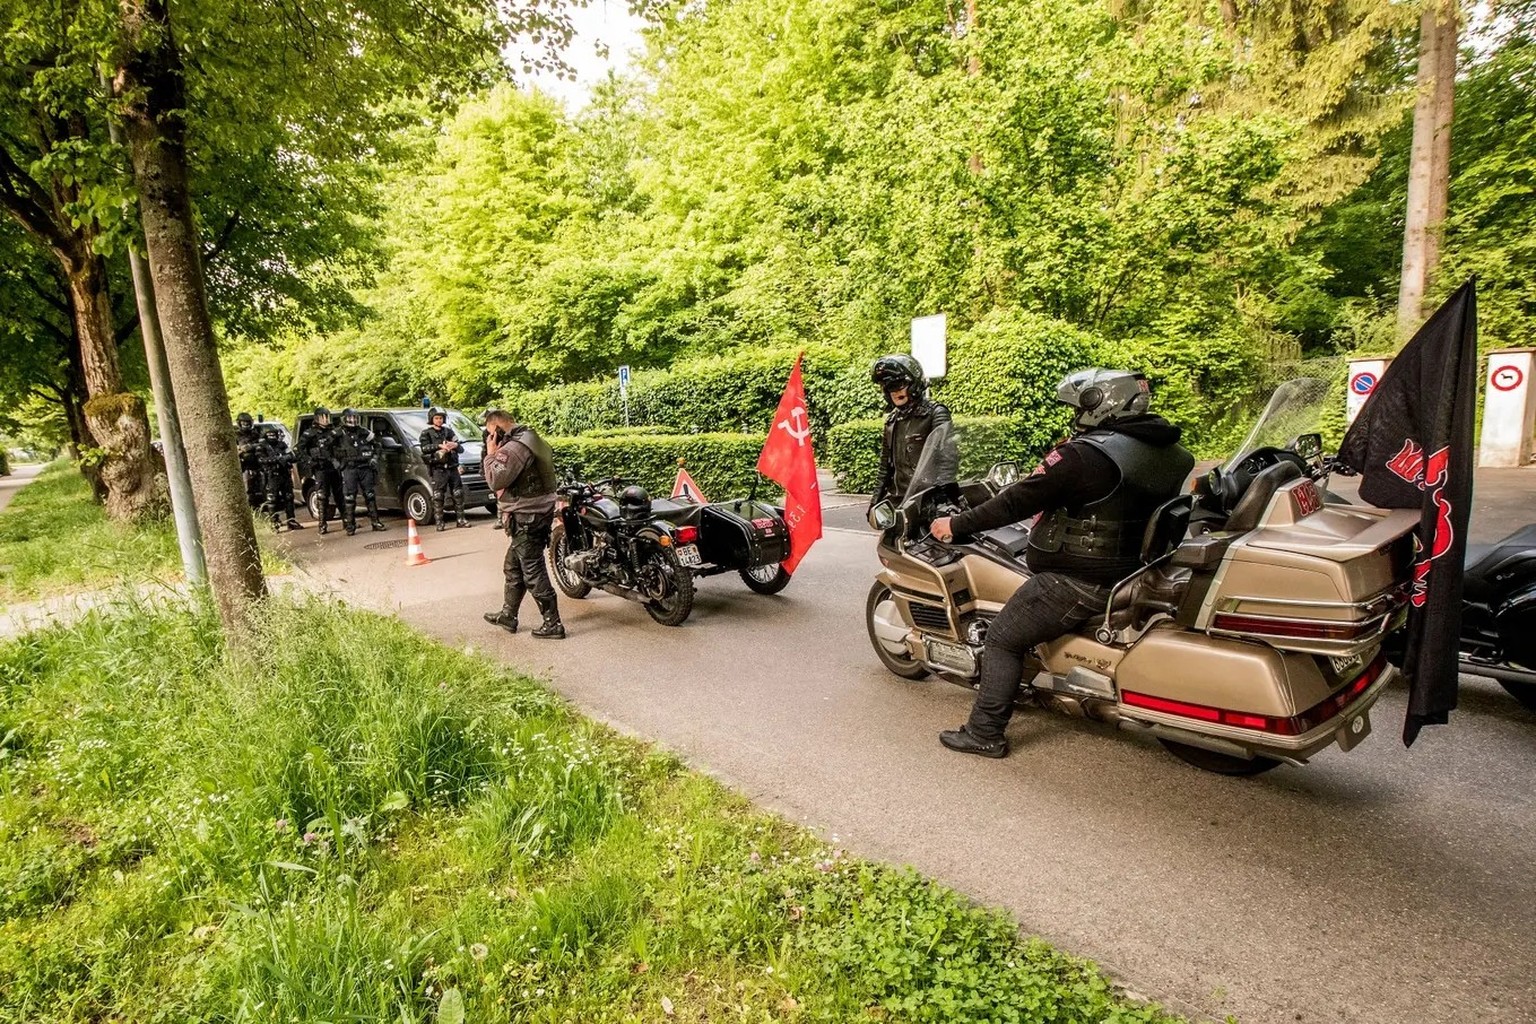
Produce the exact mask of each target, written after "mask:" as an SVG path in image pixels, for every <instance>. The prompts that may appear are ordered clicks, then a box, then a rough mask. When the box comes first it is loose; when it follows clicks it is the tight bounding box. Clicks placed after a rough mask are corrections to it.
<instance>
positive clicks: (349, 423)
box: [341, 408, 363, 427]
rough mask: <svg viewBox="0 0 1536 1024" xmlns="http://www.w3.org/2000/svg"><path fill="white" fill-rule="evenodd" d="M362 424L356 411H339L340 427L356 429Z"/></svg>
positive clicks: (349, 409)
mask: <svg viewBox="0 0 1536 1024" xmlns="http://www.w3.org/2000/svg"><path fill="white" fill-rule="evenodd" d="M362 422H363V418H362V417H361V416H359V415H358V414H357V410H356V409H351V408H348V409H343V410H341V425H342V426H344V427H356V426H359V425H360V424H361V423H362Z"/></svg>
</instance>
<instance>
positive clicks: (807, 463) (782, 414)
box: [757, 353, 821, 572]
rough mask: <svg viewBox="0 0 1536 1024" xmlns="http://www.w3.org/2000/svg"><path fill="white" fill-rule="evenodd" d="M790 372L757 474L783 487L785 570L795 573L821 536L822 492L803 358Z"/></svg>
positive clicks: (758, 460) (760, 457) (796, 358)
mask: <svg viewBox="0 0 1536 1024" xmlns="http://www.w3.org/2000/svg"><path fill="white" fill-rule="evenodd" d="M803 356H804V353H801V355H799V356H796V357H795V368H794V370H792V371H791V372H790V375H789V383H788V384H786V385H785V386H784V396H783V397H782V398H780V399H779V408H778V411H777V412H775V413H774V414H773V426H772V427H771V428H769V430H768V440H767V442H766V443H764V445H763V451H762V454H760V455H759V456H758V457H757V471H758V472H759V473H761V474H763V476H765V477H767V478H768V479H769V480H772V481H774V482H775V483H777V484H779V485H780V486H781V487H783V488H784V522H785V523H786V524H788V526H789V557H788V558H786V559H784V571H785V572H794V571H795V567H796V566H798V565H799V564H800V559H802V558H804V557H805V553H806V551H808V550H810V547H811V545H812V544H814V543H815V542H816V541H817V540H818V539H819V538H820V537H821V490H820V488H819V487H818V486H817V485H816V453H815V452H814V451H812V449H811V421H810V417H809V416H807V415H806V411H805V385H804V384H802V383H801V381H800V359H801V358H802V357H803Z"/></svg>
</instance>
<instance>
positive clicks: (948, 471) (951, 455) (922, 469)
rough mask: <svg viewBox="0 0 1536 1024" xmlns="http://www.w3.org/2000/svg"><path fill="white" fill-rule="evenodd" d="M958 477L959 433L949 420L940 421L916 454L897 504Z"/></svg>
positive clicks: (954, 480) (951, 482)
mask: <svg viewBox="0 0 1536 1024" xmlns="http://www.w3.org/2000/svg"><path fill="white" fill-rule="evenodd" d="M959 479H960V432H959V431H958V430H956V429H955V425H954V424H953V423H940V424H939V425H938V426H937V427H934V428H933V432H932V433H930V434H929V435H928V440H927V441H926V442H924V444H923V450H922V452H920V453H919V454H918V457H917V467H916V468H915V469H913V471H912V482H911V483H909V484H907V493H906V494H904V495H902V497H901V503H902V504H903V505H905V504H906V503H907V502H909V501H911V500H912V499H913V498H914V497H916V496H917V495H919V494H921V493H922V492H924V491H927V490H931V489H932V488H934V487H941V486H943V485H945V484H953V483H957V482H958V481H959Z"/></svg>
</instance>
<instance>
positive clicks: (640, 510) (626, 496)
mask: <svg viewBox="0 0 1536 1024" xmlns="http://www.w3.org/2000/svg"><path fill="white" fill-rule="evenodd" d="M619 515H620V516H621V517H622V518H623V519H625V520H626V521H628V522H636V521H643V520H646V519H649V518H651V496H650V495H649V494H647V493H646V490H645V488H644V487H641V486H640V485H639V484H631V485H630V486H628V487H626V488H624V489H623V490H622V491H620V492H619Z"/></svg>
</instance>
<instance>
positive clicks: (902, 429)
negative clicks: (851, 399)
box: [869, 354, 949, 506]
mask: <svg viewBox="0 0 1536 1024" xmlns="http://www.w3.org/2000/svg"><path fill="white" fill-rule="evenodd" d="M869 379H870V380H872V381H874V382H875V383H876V384H878V385H880V390H881V391H883V392H884V393H885V402H886V405H888V406H890V410H891V411H890V412H889V413H887V414H886V417H885V431H884V433H883V434H882V435H881V438H880V480H879V483H878V484H876V486H875V494H874V497H873V498H871V499H870V505H871V506H873V505H875V504H876V503H877V502H879V501H882V500H883V499H885V498H896V499H898V500H899V499H900V498H901V497H902V495H904V494H906V493H907V485H908V484H910V483H911V482H912V473H913V471H914V470H915V469H916V468H917V457H918V455H919V454H921V453H922V450H923V444H924V442H926V441H927V440H928V435H929V434H930V433H932V432H933V429H934V428H935V427H937V426H939V424H941V423H948V422H949V409H947V408H946V407H944V406H943V405H940V404H939V403H938V402H933V401H930V400H929V399H928V380H927V378H925V377H924V376H923V367H922V365H921V364H920V363H918V361H917V360H916V359H914V358H912V357H911V356H909V355H901V354H894V355H888V356H881V357H880V358H879V359H876V360H875V362H874V365H873V366H871V367H870V370H869Z"/></svg>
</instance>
